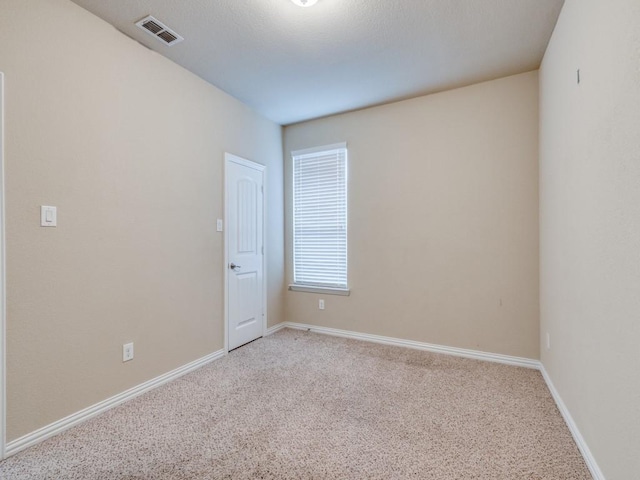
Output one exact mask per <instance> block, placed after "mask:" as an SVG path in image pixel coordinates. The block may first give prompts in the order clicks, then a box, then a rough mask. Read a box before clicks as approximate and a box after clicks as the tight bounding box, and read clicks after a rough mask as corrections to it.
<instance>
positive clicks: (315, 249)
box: [292, 143, 347, 288]
mask: <svg viewBox="0 0 640 480" xmlns="http://www.w3.org/2000/svg"><path fill="white" fill-rule="evenodd" d="M292 156H293V282H294V284H296V285H311V286H320V287H336V288H347V148H346V144H344V143H343V144H338V145H329V146H325V147H319V148H314V149H308V150H300V151H297V152H292Z"/></svg>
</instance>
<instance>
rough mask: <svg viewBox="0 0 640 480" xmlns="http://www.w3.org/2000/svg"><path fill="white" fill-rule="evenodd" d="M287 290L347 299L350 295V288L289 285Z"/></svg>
mask: <svg viewBox="0 0 640 480" xmlns="http://www.w3.org/2000/svg"><path fill="white" fill-rule="evenodd" d="M289 290H291V291H292V292H306V293H324V294H326V295H342V296H343V297H348V296H349V295H351V289H350V288H335V287H315V286H311V285H299V284H295V283H292V284H291V285H289Z"/></svg>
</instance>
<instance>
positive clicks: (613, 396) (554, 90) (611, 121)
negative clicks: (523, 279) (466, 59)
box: [540, 0, 640, 480]
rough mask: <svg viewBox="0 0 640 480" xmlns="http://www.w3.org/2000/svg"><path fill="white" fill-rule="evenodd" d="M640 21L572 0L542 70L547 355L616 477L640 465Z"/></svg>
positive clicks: (604, 465)
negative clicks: (578, 80) (548, 345)
mask: <svg viewBox="0 0 640 480" xmlns="http://www.w3.org/2000/svg"><path fill="white" fill-rule="evenodd" d="M638 25H640V2H638V1H637V0H614V1H610V2H602V1H599V0H583V1H578V0H568V1H567V2H566V4H565V6H564V9H563V11H562V14H561V15H560V19H559V22H558V25H557V27H556V30H555V32H554V34H553V37H552V39H551V43H550V45H549V48H548V50H547V53H546V55H545V58H544V62H543V64H542V68H541V70H540V125H541V127H540V138H541V143H540V234H541V236H540V238H541V243H540V259H541V262H540V265H541V270H540V285H541V289H540V296H541V299H540V300H541V303H540V305H541V329H540V330H541V332H540V333H541V337H542V345H543V347H542V352H541V355H542V362H543V363H544V365H545V368H546V369H547V371H548V372H549V374H550V376H551V378H552V380H553V382H554V384H555V386H556V388H557V390H558V391H559V393H560V395H561V397H562V398H563V400H564V402H565V404H566V405H567V407H568V409H569V410H570V412H571V415H572V416H573V418H574V420H575V422H576V424H577V426H578V428H579V429H580V431H581V433H582V435H583V436H584V438H585V439H586V441H587V444H588V445H589V447H590V449H591V451H592V453H593V454H594V456H595V459H596V461H597V463H598V464H599V466H600V468H601V469H602V471H603V473H604V475H605V477H606V478H607V479H609V480H615V479H619V480H625V479H631V478H638V472H640V456H638V451H639V450H640V376H639V375H638V372H640V353H639V352H640V350H639V348H638V346H639V345H640V320H639V319H640V29H639V28H638ZM578 69H580V83H579V84H578V83H577V76H576V71H577V70H578ZM547 333H548V334H549V335H550V339H551V348H550V349H547V348H546V335H547Z"/></svg>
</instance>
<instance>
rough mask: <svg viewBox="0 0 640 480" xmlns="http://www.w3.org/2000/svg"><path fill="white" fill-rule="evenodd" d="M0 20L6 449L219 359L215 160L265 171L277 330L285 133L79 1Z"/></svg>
mask: <svg viewBox="0 0 640 480" xmlns="http://www.w3.org/2000/svg"><path fill="white" fill-rule="evenodd" d="M0 12H1V13H0V70H2V71H4V73H5V75H6V85H5V87H6V203H7V264H8V272H7V275H8V279H7V280H8V282H7V283H8V292H7V293H8V302H7V303H8V320H7V351H8V357H7V393H8V399H7V423H8V440H9V441H10V440H13V439H15V438H17V437H19V436H21V435H23V434H26V433H29V432H31V431H33V430H34V429H36V428H38V427H42V426H44V425H46V424H48V423H50V422H52V421H55V420H58V419H60V418H61V417H64V416H66V415H68V414H71V413H74V412H76V411H78V410H80V409H82V408H84V407H87V406H89V405H91V404H93V403H95V402H98V401H100V400H103V399H105V398H107V397H109V396H111V395H114V394H116V393H119V392H122V391H124V390H125V389H127V388H130V387H132V386H134V385H137V384H139V383H141V382H143V381H145V380H149V379H151V378H153V377H155V376H157V375H159V374H162V373H164V372H167V371H169V370H171V369H174V368H176V367H179V366H182V365H184V364H186V363H188V362H190V361H192V360H195V359H197V358H200V357H202V356H204V355H206V354H209V353H211V352H214V351H216V350H218V349H221V348H222V347H223V248H222V247H223V236H222V234H221V233H217V232H216V218H222V214H223V204H222V198H223V155H224V152H225V151H229V152H232V153H235V154H237V155H240V156H243V157H246V158H249V159H252V160H255V161H257V162H259V163H264V164H267V165H268V180H267V190H268V192H269V196H268V198H267V202H268V205H269V213H268V215H269V218H268V224H269V227H268V231H267V239H268V248H269V250H268V255H269V264H268V272H269V278H268V279H269V302H270V303H269V311H268V314H269V319H270V323H271V324H275V323H278V322H280V321H282V320H283V317H282V285H283V268H282V264H283V213H282V212H283V192H282V188H283V183H282V176H283V172H282V143H281V128H280V127H279V126H278V125H276V124H274V123H271V122H269V121H267V120H265V119H263V118H261V117H260V116H258V115H257V114H255V113H254V112H252V111H251V110H249V109H248V108H247V107H246V106H244V105H242V104H241V103H240V102H238V101H236V100H234V99H232V98H231V97H229V96H228V95H226V94H224V93H223V92H221V91H220V90H217V89H216V88H214V87H212V86H211V85H209V84H207V83H205V82H204V81H202V80H201V79H199V78H197V77H195V76H194V75H192V74H191V73H188V72H187V71H186V70H184V69H182V68H180V67H178V66H176V65H175V64H173V63H171V62H170V61H168V60H166V59H164V58H163V57H161V56H160V55H158V54H156V53H153V52H151V51H150V50H147V49H146V48H144V47H142V46H140V45H139V44H137V43H136V42H134V41H133V40H131V39H129V38H127V37H125V36H124V35H122V34H120V33H119V32H117V31H116V30H115V29H114V28H113V27H111V26H109V25H107V24H106V23H104V22H102V21H101V20H99V19H98V18H97V17H94V16H92V15H91V14H89V13H88V12H86V11H85V10H83V9H81V8H80V7H78V6H76V5H75V4H73V3H71V2H69V1H66V0H29V1H24V0H0ZM40 205H55V206H57V207H58V227H57V228H55V229H54V228H40V227H39V206H40ZM130 341H133V342H135V359H134V360H133V361H132V362H129V363H126V364H123V363H122V344H123V343H125V342H130Z"/></svg>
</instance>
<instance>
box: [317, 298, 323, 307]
mask: <svg viewBox="0 0 640 480" xmlns="http://www.w3.org/2000/svg"><path fill="white" fill-rule="evenodd" d="M318 308H319V309H320V310H324V299H322V298H321V299H320V300H318Z"/></svg>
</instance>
